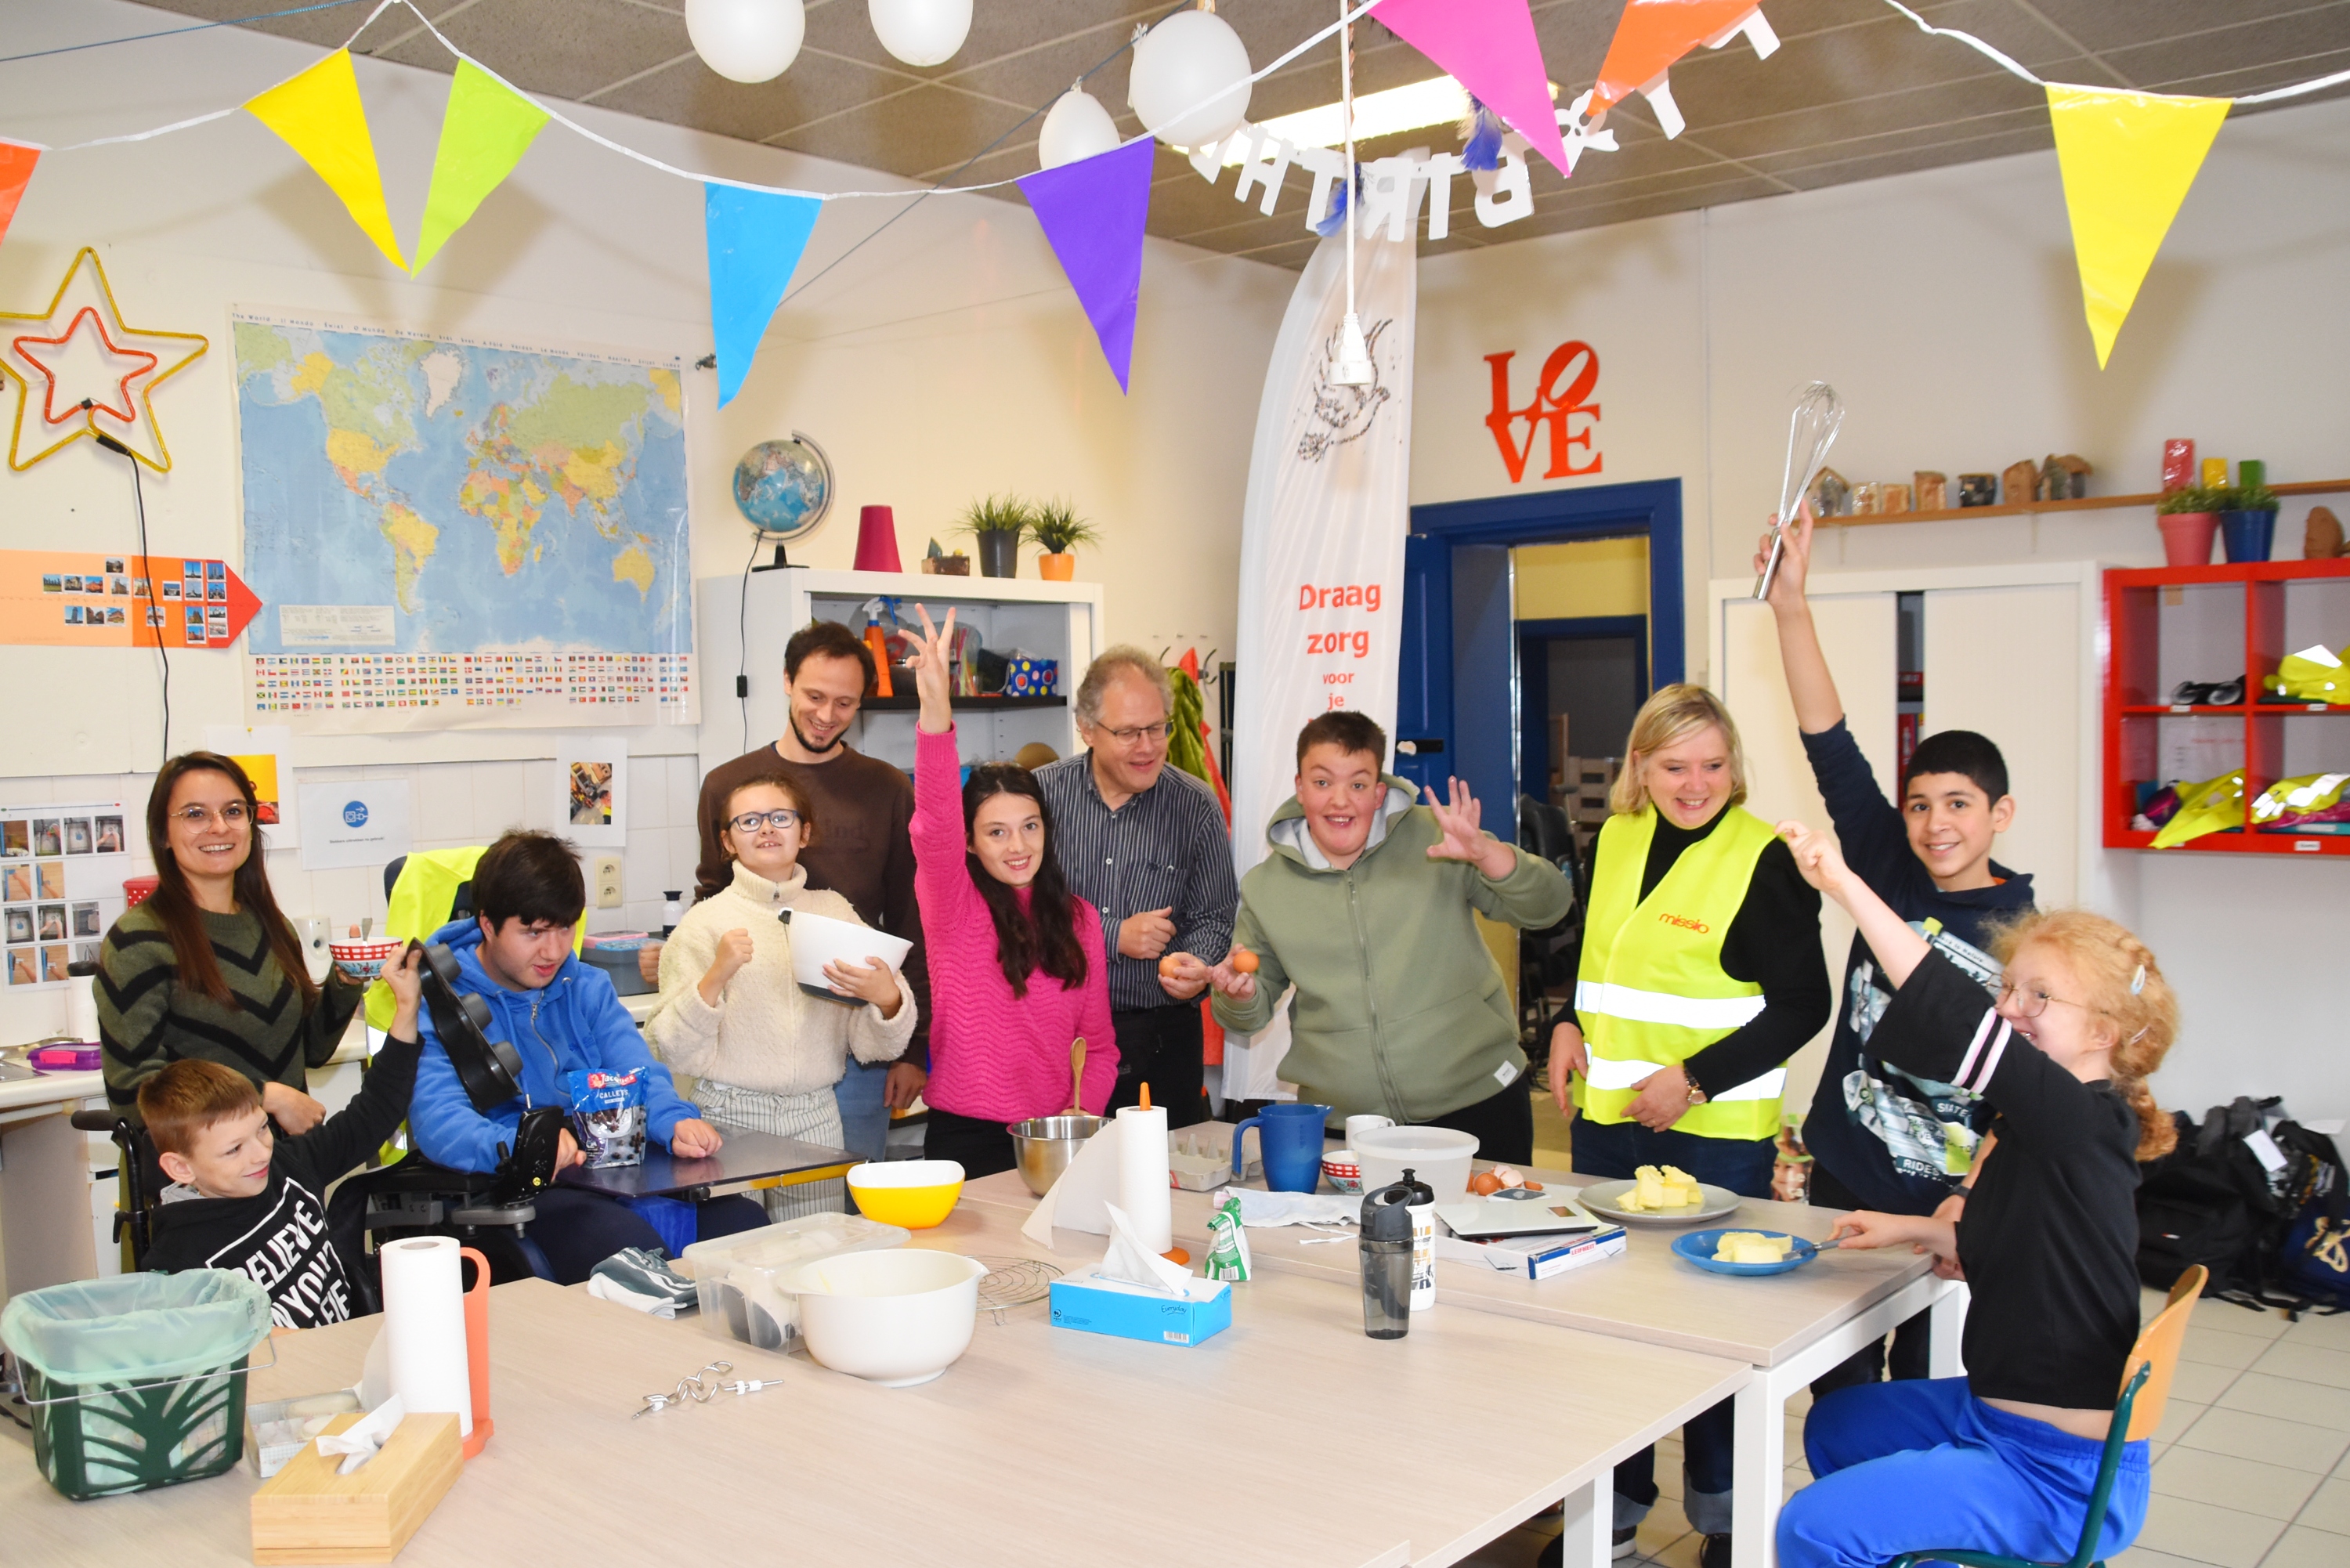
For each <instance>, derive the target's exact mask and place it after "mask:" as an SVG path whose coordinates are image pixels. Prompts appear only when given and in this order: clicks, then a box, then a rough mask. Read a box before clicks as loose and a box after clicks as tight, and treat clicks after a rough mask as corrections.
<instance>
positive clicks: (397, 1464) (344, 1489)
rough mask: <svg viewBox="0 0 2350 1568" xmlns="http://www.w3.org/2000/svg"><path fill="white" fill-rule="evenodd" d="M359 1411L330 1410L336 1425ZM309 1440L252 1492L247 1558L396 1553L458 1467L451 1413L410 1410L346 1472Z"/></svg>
mask: <svg viewBox="0 0 2350 1568" xmlns="http://www.w3.org/2000/svg"><path fill="white" fill-rule="evenodd" d="M361 1418H362V1417H359V1416H357V1415H350V1416H338V1417H335V1418H334V1419H333V1420H332V1421H329V1422H328V1423H327V1430H328V1431H329V1432H339V1431H341V1430H343V1429H344V1428H347V1427H349V1426H351V1425H352V1424H354V1423H355V1422H357V1421H359V1420H360V1419H361ZM341 1462H342V1459H341V1457H340V1456H338V1455H327V1454H321V1453H320V1452H319V1451H318V1445H317V1444H316V1443H312V1444H310V1445H309V1446H308V1447H307V1448H306V1449H303V1450H302V1451H301V1452H300V1453H298V1454H296V1455H295V1456H294V1457H293V1458H292V1459H289V1460H287V1461H286V1468H285V1469H282V1470H279V1471H278V1472H277V1473H276V1475H274V1476H272V1477H270V1478H269V1479H268V1480H265V1481H263V1482H262V1483H261V1485H260V1487H259V1488H258V1489H257V1490H255V1492H254V1494H253V1560H254V1561H255V1563H389V1562H390V1561H391V1560H392V1559H393V1558H394V1557H397V1556H398V1555H400V1548H401V1547H403V1546H405V1545H407V1544H408V1538H409V1537H410V1536H411V1535H414V1534H415V1533H416V1529H417V1526H419V1525H421V1524H422V1523H423V1522H424V1517H425V1515H427V1514H429V1513H431V1512H432V1510H433V1509H434V1508H435V1507H436V1506H438V1505H439V1503H440V1501H441V1500H442V1497H444V1496H446V1495H447V1493H448V1490H449V1489H450V1487H452V1485H454V1484H455V1483H456V1480H457V1472H458V1471H459V1470H461V1469H463V1468H464V1465H465V1460H464V1456H463V1450H462V1448H461V1445H460V1442H459V1439H458V1435H457V1417H454V1416H452V1415H437V1416H422V1415H419V1416H411V1417H407V1418H406V1419H405V1420H403V1421H401V1422H400V1425H399V1426H398V1427H397V1428H393V1430H392V1434H391V1440H390V1442H387V1443H386V1444H384V1446H383V1447H382V1449H380V1450H379V1451H378V1452H377V1454H376V1456H375V1458H373V1459H369V1461H368V1462H367V1463H366V1464H364V1465H361V1466H360V1467H359V1469H356V1470H354V1471H352V1472H351V1473H350V1474H349V1475H338V1474H337V1473H336V1469H335V1467H336V1466H337V1465H338V1464H340V1463H341Z"/></svg>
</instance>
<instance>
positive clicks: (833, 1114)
mask: <svg viewBox="0 0 2350 1568" xmlns="http://www.w3.org/2000/svg"><path fill="white" fill-rule="evenodd" d="M693 1097H694V1100H695V1102H696V1103H697V1104H699V1105H700V1106H702V1115H703V1116H705V1117H707V1118H708V1119H709V1120H711V1121H713V1122H717V1123H720V1124H721V1125H722V1126H724V1127H741V1128H743V1130H744V1131H746V1132H759V1133H767V1134H770V1135H772V1136H774V1137H795V1138H800V1139H802V1140H804V1141H806V1142H808V1143H816V1144H822V1145H824V1146H825V1147H827V1148H838V1147H840V1107H839V1106H838V1105H837V1103H836V1102H835V1101H834V1099H833V1097H832V1090H831V1089H829V1088H823V1089H818V1090H816V1092H815V1093H813V1094H806V1095H781V1094H776V1093H775V1092H773V1091H772V1090H767V1089H743V1088H737V1087H736V1086H735V1085H732V1084H722V1083H720V1082H718V1081H717V1080H716V1079H715V1078H704V1079H702V1080H701V1081H700V1082H699V1083H697V1084H696V1085H694V1092H693ZM759 1197H760V1198H761V1199H764V1200H765V1202H766V1205H767V1219H768V1221H769V1222H770V1223H775V1222H778V1221H781V1220H796V1219H798V1218H799V1217H800V1216H802V1215H804V1214H839V1213H843V1212H854V1210H849V1209H848V1189H847V1184H846V1183H845V1182H843V1181H842V1180H841V1179H840V1178H838V1177H837V1176H831V1177H827V1178H826V1179H824V1180H822V1181H804V1182H801V1183H799V1184H798V1185H797V1186H795V1187H768V1188H763V1189H759Z"/></svg>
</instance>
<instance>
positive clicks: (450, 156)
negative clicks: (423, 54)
mask: <svg viewBox="0 0 2350 1568" xmlns="http://www.w3.org/2000/svg"><path fill="white" fill-rule="evenodd" d="M546 119H547V116H546V110H545V109H541V108H539V107H538V105H536V104H535V103H533V102H531V101H530V99H526V98H525V97H523V96H522V94H520V93H518V92H516V91H515V90H514V88H510V87H508V86H506V84H505V83H504V82H502V81H500V80H498V78H495V77H494V76H492V75H490V73H489V72H487V71H485V70H484V69H482V67H479V66H477V65H475V64H474V63H473V61H471V60H468V59H463V58H460V59H459V60H458V62H457V79H456V81H455V82H454V83H453V84H452V86H451V87H450V88H449V108H448V109H447V111H446V112H445V113H443V114H442V117H441V150H440V151H438V152H436V153H434V154H433V156H432V191H431V192H430V193H429V194H427V195H426V196H425V198H424V230H423V232H422V233H421V234H418V235H417V237H416V270H417V271H418V272H422V271H423V270H424V264H425V263H427V262H429V261H431V260H432V258H433V256H434V255H435V254H438V253H439V252H440V249H441V247H442V245H443V244H446V243H447V242H448V239H449V236H450V235H452V234H455V233H456V232H457V231H458V230H459V229H462V228H463V227H464V226H465V224H466V223H467V222H468V221H469V220H471V219H472V217H473V210H474V209H475V208H477V207H479V206H480V205H481V204H482V202H483V201H484V198H486V197H487V196H488V195H489V193H490V192H493V191H494V190H496V189H497V188H498V185H499V183H500V182H502V181H504V179H505V177H506V176H507V175H509V174H511V173H513V172H514V167H515V164H517V163H519V162H521V161H522V155H523V154H524V153H525V152H527V151H530V144H531V140H532V138H534V137H536V135H537V134H538V132H539V129H540V128H541V127H542V126H544V125H546Z"/></svg>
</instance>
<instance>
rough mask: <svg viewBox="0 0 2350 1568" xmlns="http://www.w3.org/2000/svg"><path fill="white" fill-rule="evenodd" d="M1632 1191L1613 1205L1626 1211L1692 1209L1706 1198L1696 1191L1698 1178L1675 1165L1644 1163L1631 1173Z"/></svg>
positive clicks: (1643, 1211)
mask: <svg viewBox="0 0 2350 1568" xmlns="http://www.w3.org/2000/svg"><path fill="white" fill-rule="evenodd" d="M1632 1178H1633V1187H1632V1190H1631V1191H1629V1192H1627V1193H1626V1194H1624V1196H1623V1197H1621V1198H1619V1199H1617V1200H1616V1206H1617V1208H1619V1209H1622V1210H1625V1211H1626V1212H1627V1213H1633V1214H1638V1213H1645V1212H1648V1211H1651V1210H1659V1211H1661V1210H1668V1209H1694V1208H1696V1207H1698V1205H1700V1204H1701V1203H1703V1202H1704V1201H1705V1194H1703V1193H1702V1192H1700V1191H1699V1190H1698V1182H1697V1178H1696V1177H1694V1176H1691V1175H1690V1173H1689V1172H1688V1171H1686V1170H1683V1169H1682V1168H1680V1167H1679V1166H1678V1165H1668V1166H1665V1167H1663V1168H1658V1167H1656V1166H1653V1165H1644V1166H1642V1167H1640V1168H1638V1170H1636V1171H1634V1172H1633V1173H1632Z"/></svg>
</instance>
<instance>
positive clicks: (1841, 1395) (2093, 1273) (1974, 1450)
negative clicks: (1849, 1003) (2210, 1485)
mask: <svg viewBox="0 0 2350 1568" xmlns="http://www.w3.org/2000/svg"><path fill="white" fill-rule="evenodd" d="M1779 831H1780V832H1781V834H1782V835H1783V836H1785V838H1786V839H1787V840H1788V842H1789V844H1790V846H1792V847H1793V848H1794V855H1795V864H1796V866H1797V867H1798V868H1799V869H1800V870H1801V871H1802V872H1803V874H1804V878H1805V880H1807V881H1809V882H1810V883H1811V884H1812V885H1813V886H1814V887H1815V888H1819V889H1820V890H1821V891H1822V892H1824V893H1825V894H1826V895H1828V897H1830V898H1834V899H1835V900H1836V902H1838V903H1839V904H1842V905H1843V906H1844V907H1845V908H1846V909H1847V910H1849V911H1850V912H1851V914H1852V917H1853V921H1854V923H1855V924H1856V925H1857V926H1858V927H1859V929H1860V935H1861V937H1862V938H1863V939H1864V940H1866V942H1867V943H1868V947H1869V950H1870V951H1871V952H1873V953H1874V954H1876V955H1877V962H1878V963H1879V964H1881V965H1883V967H1884V971H1885V976H1886V978H1887V980H1888V981H1891V982H1892V983H1893V985H1894V987H1895V988H1896V989H1895V992H1894V995H1893V1000H1892V1002H1891V1003H1890V1004H1889V1005H1888V1006H1887V1009H1886V1012H1885V1019H1884V1025H1883V1026H1882V1027H1880V1029H1879V1030H1878V1031H1877V1034H1876V1035H1875V1036H1874V1038H1875V1040H1877V1041H1881V1042H1883V1043H1884V1044H1883V1048H1884V1051H1885V1055H1886V1059H1887V1061H1890V1062H1891V1063H1893V1064H1894V1065H1896V1066H1898V1067H1899V1068H1901V1069H1902V1070H1903V1071H1905V1072H1908V1073H1912V1074H1915V1075H1918V1076H1919V1077H1921V1078H1926V1079H1930V1080H1932V1081H1934V1082H1937V1083H1949V1084H1956V1085H1960V1087H1962V1088H1967V1089H1971V1090H1974V1091H1975V1092H1977V1093H1979V1094H1981V1096H1982V1097H1983V1099H1984V1100H1985V1101H1986V1102H1987V1103H1988V1104H1989V1105H1990V1106H1991V1110H1992V1111H1993V1113H1994V1114H1995V1119H1994V1120H1993V1122H1992V1124H1991V1133H1990V1135H1989V1136H1987V1137H1985V1139H1984V1142H1983V1151H1981V1152H1979V1153H1978V1156H1977V1159H1976V1165H1975V1171H1974V1176H1973V1179H1972V1185H1971V1187H1970V1189H1962V1190H1963V1191H1964V1192H1965V1199H1966V1200H1965V1202H1964V1203H1963V1204H1961V1205H1960V1208H1959V1210H1958V1216H1957V1218H1956V1220H1950V1219H1945V1218H1929V1217H1927V1216H1922V1215H1916V1214H1879V1213H1874V1212H1870V1211H1867V1210H1861V1211H1858V1212H1855V1213H1852V1214H1847V1215H1846V1216H1845V1217H1844V1218H1843V1219H1841V1220H1837V1221H1836V1228H1835V1236H1836V1238H1840V1239H1841V1241H1842V1244H1843V1245H1845V1246H1846V1247H1896V1246H1908V1247H1910V1248H1911V1249H1913V1250H1914V1251H1919V1252H1931V1253H1933V1254H1934V1256H1935V1257H1936V1259H1937V1260H1938V1261H1939V1263H1940V1264H1941V1265H1942V1266H1943V1267H1944V1268H1946V1269H1950V1270H1953V1271H1954V1272H1959V1273H1960V1274H1962V1275H1963V1277H1964V1278H1965V1280H1966V1282H1967V1285H1968V1288H1969V1290H1970V1292H1971V1293H1972V1300H1971V1301H1970V1304H1969V1308H1968V1312H1967V1326H1966V1334H1965V1345H1964V1352H1965V1359H1966V1366H1967V1372H1966V1376H1964V1377H1946V1378H1931V1379H1929V1378H1913V1379H1908V1380H1904V1381H1899V1382H1893V1383H1863V1384H1858V1385H1856V1386H1852V1387H1848V1388H1843V1389H1839V1390H1838V1391H1836V1392H1835V1393H1833V1394H1830V1395H1828V1396H1827V1397H1825V1398H1824V1399H1822V1400H1820V1401H1819V1402H1818V1403H1817V1404H1815V1405H1814V1406H1813V1407H1812V1410H1811V1414H1810V1417H1808V1419H1807V1420H1806V1421H1805V1423H1804V1453H1805V1456H1806V1457H1807V1458H1808V1459H1809V1460H1810V1461H1811V1468H1812V1474H1813V1475H1814V1477H1816V1478H1817V1479H1816V1480H1814V1482H1813V1483H1812V1485H1810V1486H1808V1487H1806V1488H1804V1490H1802V1491H1799V1492H1797V1493H1796V1494H1795V1496H1794V1500H1793V1501H1790V1502H1789V1503H1788V1505H1787V1508H1786V1511H1784V1512H1783V1513H1782V1514H1780V1516H1779V1539H1778V1545H1779V1561H1780V1563H1782V1564H1783V1565H1784V1568H1830V1565H1834V1568H1860V1565H1862V1564H1866V1565H1868V1568H1875V1565H1876V1564H1878V1563H1885V1562H1887V1561H1889V1560H1891V1559H1892V1558H1894V1557H1897V1556H1898V1555H1900V1554H1901V1553H1903V1552H1908V1551H1911V1550H1926V1549H1930V1548H1934V1547H1945V1546H1954V1545H1963V1546H1966V1547H1969V1548H1971V1549H1974V1550H1977V1551H1981V1552H1998V1553H2001V1554H2003V1555H2007V1556H2012V1557H2023V1558H2031V1559H2034V1560H2039V1561H2050V1562H2053V1561H2057V1560H2061V1559H2063V1558H2065V1557H2067V1556H2070V1555H2071V1554H2072V1552H2073V1550H2074V1545H2075V1543H2076V1542H2079V1540H2080V1538H2081V1532H2082V1523H2083V1518H2084V1515H2085V1512H2086V1511H2087V1507H2088V1501H2089V1498H2090V1496H2091V1494H2092V1493H2093V1492H2094V1490H2095V1486H2096V1480H2097V1470H2098V1464H2099V1460H2100V1459H2101V1458H2102V1455H2103V1450H2104V1448H2105V1439H2106V1430H2107V1428H2109V1427H2110V1425H2111V1424H2112V1420H2113V1413H2114V1405H2115V1403H2116V1399H2117V1397H2119V1394H2120V1391H2121V1384H2122V1371H2123V1367H2124V1365H2125V1363H2126V1361H2127V1359H2128V1356H2129V1351H2130V1346H2131V1345H2133V1344H2134V1343H2135V1342H2136V1340H2137V1333H2138V1277H2137V1267H2136V1255H2137V1239H2138V1223H2137V1207H2136V1199H2137V1181H2138V1163H2139V1162H2140V1161H2142V1160H2147V1159H2152V1158H2155V1157H2156V1156H2158V1155H2160V1154H2163V1153H2165V1152H2167V1151H2168V1149H2169V1148H2170V1147H2171V1145H2172V1144H2173V1143H2174V1142H2175V1141H2176V1140H2177V1133H2176V1130H2175V1129H2174V1127H2173V1126H2172V1124H2171V1122H2170V1119H2169V1118H2168V1117H2167V1116H2164V1115H2163V1113H2162V1111H2161V1108H2160V1107H2159V1106H2158V1104H2157V1103H2156V1101H2155V1098H2154V1095H2153V1092H2152V1091H2151V1090H2150V1089H2148V1088H2147V1075H2150V1074H2151V1073H2153V1072H2154V1070H2155V1069H2156V1068H2157V1067H2158V1066H2160V1065H2161V1064H2162V1059H2163V1056H2164V1054H2166V1053H2167V1052H2168V1050H2169V1049H2170V1044H2171V1041H2172V1040H2173V1039H2174V1038H2175V1037H2176V1036H2177V1034H2178V1001H2177V999H2176V998H2175V997H2174V996H2173V995H2172V994H2171V991H2170V987H2169V986H2168V983H2166V982H2165V981H2164V980H2163V978H2162V971H2161V970H2160V968H2159V967H2158V966H2157V964H2156V963H2155V960H2154V954H2153V953H2152V952H2150V951H2148V950H2147V947H2146V944H2145V943H2143V942H2141V941H2139V940H2137V938H2136V937H2135V936H2133V935H2131V934H2130V933H2129V932H2128V931H2127V930H2125V929H2123V928H2122V927H2120V926H2118V925H2116V924H2115V923H2114V922H2113V921H2111V920H2109V919H2106V918H2105V917H2104V916H2102V915H2093V914H2090V913H2089V912H2088V911H2086V910H2085V909H2062V910H2056V911H2054V912H2051V913H2045V914H2026V915H2024V916H2022V918H2021V919H2017V920H2016V921H2015V922H2014V923H2013V924H2012V925H2010V926H2008V927H2006V928H2005V929H2004V930H2003V931H2002V933H2001V935H2000V938H1999V940H1998V941H1997V942H1996V943H1995V947H1996V950H1997V957H1998V958H1999V961H2000V962H2001V963H2002V965H2003V966H2004V969H2005V975H2004V980H2003V983H2002V986H2001V989H2000V993H1999V999H1998V1001H1997V1002H1996V1003H1989V1004H1987V1003H1986V1001H1985V998H1984V996H1983V993H1982V987H1981V985H1980V984H1979V983H1978V982H1977V981H1975V980H1974V979H1972V978H1971V977H1970V976H1969V975H1967V974H1966V973H1964V972H1963V971H1960V969H1959V968H1958V966H1957V965H1955V964H1953V963H1952V962H1951V961H1950V960H1949V959H1948V958H1946V957H1944V956H1943V955H1942V954H1941V953H1939V951H1936V950H1933V949H1931V948H1929V945H1928V943H1927V940H1926V939H1925V937H1924V936H1922V935H1921V934H1919V933H1918V931H1917V930H1916V929H1913V928H1912V927H1910V926H1909V925H1908V924H1906V923H1905V922H1904V921H1903V920H1902V919H1901V918H1900V917H1899V916H1898V915H1897V914H1895V913H1894V912H1893V911H1892V909H1889V908H1887V905H1886V904H1885V902H1884V900H1883V899H1881V898H1878V897H1877V895H1876V894H1875V893H1874V892H1871V891H1870V890H1869V888H1868V886H1867V884H1866V883H1865V882H1863V881H1862V880H1861V879H1860V878H1859V877H1856V876H1855V875H1854V874H1853V872H1852V869H1851V867H1848V866H1846V864H1845V862H1844V857H1843V856H1842V855H1841V854H1840V853H1839V852H1838V851H1837V849H1836V846H1835V841H1834V840H1832V839H1830V838H1829V837H1827V836H1825V835H1824V834H1816V833H1814V832H1812V831H1811V830H1810V829H1809V828H1806V827H1804V826H1803V825H1802V824H1801V823H1793V822H1788V823H1782V824H1780V825H1779ZM2149 1489H2150V1475H2149V1470H2148V1461H2147V1445H2146V1443H2145V1442H2144V1441H2143V1440H2140V1441H2137V1442H2134V1443H2131V1444H2129V1445H2128V1447H2127V1448H2126V1449H2123V1452H2122V1460H2121V1469H2120V1472H2119V1474H2118V1476H2117V1478H2116V1483H2115V1487H2114V1490H2113V1494H2112V1496H2111V1498H2110V1500H2109V1501H2107V1503H2106V1515H2105V1519H2104V1520H2103V1521H2102V1525H2101V1531H2100V1534H2101V1540H2100V1541H2099V1542H2098V1545H2097V1549H2096V1554H2097V1555H2098V1556H2099V1557H2101V1558H2104V1557H2111V1556H2112V1555H2113V1554H2115V1553H2116V1552H2120V1551H2121V1550H2122V1549H2123V1548H2125V1547H2126V1546H2128V1545H2129V1543H2130V1542H2131V1541H2132V1540H2134V1539H2135V1538H2136V1537H2137V1532H2138V1529H2139V1526H2140V1525H2142V1524H2143V1523H2144V1522H2145V1520H2146V1510H2147V1492H2148V1490H2149Z"/></svg>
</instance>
